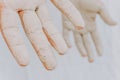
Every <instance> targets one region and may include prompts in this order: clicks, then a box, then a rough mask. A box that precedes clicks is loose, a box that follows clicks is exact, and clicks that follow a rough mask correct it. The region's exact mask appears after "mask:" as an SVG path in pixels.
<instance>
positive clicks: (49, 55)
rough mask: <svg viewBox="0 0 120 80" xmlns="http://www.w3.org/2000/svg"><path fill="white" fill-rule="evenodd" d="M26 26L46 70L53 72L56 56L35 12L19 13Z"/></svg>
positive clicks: (25, 28)
mask: <svg viewBox="0 0 120 80" xmlns="http://www.w3.org/2000/svg"><path fill="white" fill-rule="evenodd" d="M19 14H20V17H21V20H22V22H23V24H24V30H25V32H26V34H27V36H28V38H29V40H30V41H31V43H32V45H33V47H34V49H35V50H36V53H37V54H38V56H39V58H40V60H41V61H42V63H43V65H44V66H45V68H46V69H48V70H51V69H54V68H55V66H56V60H55V56H54V55H53V52H52V50H51V48H50V45H49V43H48V40H47V38H46V37H45V34H44V32H43V30H42V26H41V23H40V21H39V19H38V17H37V15H36V13H35V12H34V11H27V10H26V11H22V12H19Z"/></svg>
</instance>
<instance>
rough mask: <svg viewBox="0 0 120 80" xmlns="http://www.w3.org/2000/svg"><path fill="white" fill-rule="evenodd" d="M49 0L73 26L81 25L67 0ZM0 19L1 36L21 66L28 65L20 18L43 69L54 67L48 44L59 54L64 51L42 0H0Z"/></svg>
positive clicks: (52, 55)
mask: <svg viewBox="0 0 120 80" xmlns="http://www.w3.org/2000/svg"><path fill="white" fill-rule="evenodd" d="M51 1H52V2H53V3H54V4H55V5H56V6H57V7H59V9H60V10H61V11H62V13H63V14H64V15H66V16H67V17H68V18H69V19H70V20H71V22H72V23H73V24H74V26H76V29H78V30H79V29H81V28H82V27H83V26H84V22H83V20H82V18H81V15H80V13H79V11H77V9H76V8H75V7H74V6H73V5H72V4H71V3H70V2H69V1H68V0H66V1H64V0H60V1H59V0H51ZM64 2H67V3H64ZM61 4H62V5H61ZM69 7H71V9H69ZM70 12H74V13H70ZM76 15H77V16H78V17H76ZM0 19H1V33H2V35H3V38H4V40H5V42H6V44H7V46H8V48H9V49H10V51H11V53H12V55H13V56H14V58H15V59H16V61H17V62H18V64H20V65H21V66H26V65H28V64H29V62H30V60H29V56H28V55H29V54H28V50H27V48H26V45H25V43H24V39H23V38H22V35H21V33H20V31H19V28H18V25H20V24H19V22H20V20H21V22H22V23H21V24H22V26H23V28H24V31H25V33H26V35H27V37H28V38H29V40H30V42H31V44H32V46H33V47H34V49H35V51H36V53H37V55H38V56H39V58H40V60H41V62H42V63H43V65H44V66H45V68H46V69H50V70H51V69H54V68H55V66H56V59H55V56H54V54H53V52H52V50H51V46H53V47H54V48H55V49H56V50H57V51H58V53H60V54H64V53H65V52H66V51H67V50H68V47H67V45H66V43H65V41H64V39H63V37H62V35H61V34H60V32H59V31H58V30H57V29H56V27H54V24H53V22H52V19H51V17H50V14H49V12H48V10H47V5H46V1H45V0H12V1H11V0H0Z"/></svg>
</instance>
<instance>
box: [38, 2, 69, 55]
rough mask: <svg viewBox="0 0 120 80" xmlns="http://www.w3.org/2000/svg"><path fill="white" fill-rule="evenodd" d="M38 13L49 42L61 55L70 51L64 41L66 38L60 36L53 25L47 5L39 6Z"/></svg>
mask: <svg viewBox="0 0 120 80" xmlns="http://www.w3.org/2000/svg"><path fill="white" fill-rule="evenodd" d="M36 12H37V15H38V17H39V19H40V21H41V23H42V26H43V30H44V32H45V34H46V36H47V38H48V40H49V42H50V43H51V45H52V46H53V47H54V48H55V49H56V50H57V51H58V52H59V53H60V54H64V53H65V52H66V51H67V50H68V47H67V45H66V43H65V41H64V38H63V37H62V35H61V34H60V32H59V31H58V30H57V28H56V27H55V26H54V25H53V22H52V19H51V17H50V15H49V12H48V9H47V6H46V3H45V2H43V3H42V4H41V5H40V6H39V9H38V10H37V11H36Z"/></svg>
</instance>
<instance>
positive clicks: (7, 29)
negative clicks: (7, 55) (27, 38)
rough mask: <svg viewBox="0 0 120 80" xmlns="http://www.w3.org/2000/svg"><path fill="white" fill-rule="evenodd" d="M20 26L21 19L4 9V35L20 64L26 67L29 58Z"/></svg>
mask: <svg viewBox="0 0 120 80" xmlns="http://www.w3.org/2000/svg"><path fill="white" fill-rule="evenodd" d="M18 25H19V17H18V15H17V13H15V12H13V11H11V10H9V9H3V10H2V12H1V30H2V35H3V37H4V39H5V42H6V43H7V45H8V48H9V49H10V51H11V53H12V55H13V56H14V57H15V59H16V61H17V62H18V64H20V65H21V66H26V65H28V63H29V56H28V51H27V49H26V46H25V44H24V40H23V38H22V35H21V34H20V31H19V28H18Z"/></svg>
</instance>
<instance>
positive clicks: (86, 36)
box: [82, 33, 94, 62]
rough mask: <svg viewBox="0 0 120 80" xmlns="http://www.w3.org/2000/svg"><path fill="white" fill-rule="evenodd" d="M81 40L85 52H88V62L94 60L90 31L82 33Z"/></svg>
mask: <svg viewBox="0 0 120 80" xmlns="http://www.w3.org/2000/svg"><path fill="white" fill-rule="evenodd" d="M82 37H83V41H84V45H85V48H86V50H87V54H88V60H89V62H93V61H94V56H93V50H92V48H91V46H92V45H91V41H90V37H91V36H90V33H86V34H83V36H82Z"/></svg>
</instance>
